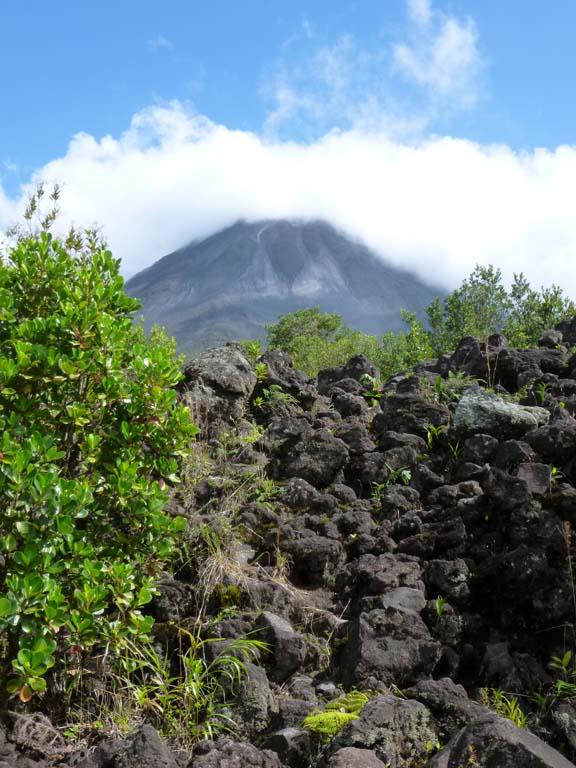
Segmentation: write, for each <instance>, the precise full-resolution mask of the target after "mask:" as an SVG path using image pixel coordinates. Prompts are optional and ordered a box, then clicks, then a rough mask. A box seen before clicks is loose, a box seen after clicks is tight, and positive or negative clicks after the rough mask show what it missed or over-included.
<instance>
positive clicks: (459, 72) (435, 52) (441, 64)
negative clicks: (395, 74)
mask: <svg viewBox="0 0 576 768" xmlns="http://www.w3.org/2000/svg"><path fill="white" fill-rule="evenodd" d="M408 15H409V17H410V18H411V20H412V21H413V23H414V25H415V27H416V29H415V33H414V35H413V41H412V43H411V44H407V43H396V44H395V45H394V46H393V49H392V50H393V58H394V64H395V66H396V68H397V69H398V71H399V72H400V73H401V74H402V75H403V76H404V77H405V78H406V79H407V80H409V81H411V82H413V83H415V84H416V85H418V86H420V87H422V88H424V89H426V90H427V91H428V94H429V96H430V98H431V99H432V100H433V101H438V100H442V101H443V102H445V103H447V102H448V100H450V101H451V103H452V105H453V106H454V105H458V106H460V107H461V108H466V109H467V108H470V107H472V106H474V105H475V104H476V102H477V99H478V75H479V73H480V70H481V66H482V62H481V57H480V53H479V50H478V32H477V29H476V25H475V24H474V22H473V21H472V20H471V19H466V20H465V21H460V20H458V19H457V18H455V17H454V16H445V15H444V14H442V13H437V12H433V11H432V7H431V5H430V2H429V1H428V0H408Z"/></svg>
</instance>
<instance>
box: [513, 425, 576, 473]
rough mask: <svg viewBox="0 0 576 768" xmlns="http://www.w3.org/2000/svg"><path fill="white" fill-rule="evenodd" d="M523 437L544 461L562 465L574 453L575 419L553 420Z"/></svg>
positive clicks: (575, 438) (575, 446) (575, 439)
mask: <svg viewBox="0 0 576 768" xmlns="http://www.w3.org/2000/svg"><path fill="white" fill-rule="evenodd" d="M525 439H526V442H527V443H529V444H530V445H531V446H532V448H534V450H535V451H536V452H537V453H538V455H539V456H540V457H541V458H542V459H544V461H546V462H550V463H552V464H555V465H557V466H562V464H564V463H565V462H567V461H569V460H570V459H571V458H573V456H574V454H575V453H576V420H575V419H573V418H571V417H570V418H568V419H562V421H555V422H554V423H552V424H548V425H547V426H543V427H540V428H538V429H534V430H532V431H531V432H528V434H527V435H526V436H525Z"/></svg>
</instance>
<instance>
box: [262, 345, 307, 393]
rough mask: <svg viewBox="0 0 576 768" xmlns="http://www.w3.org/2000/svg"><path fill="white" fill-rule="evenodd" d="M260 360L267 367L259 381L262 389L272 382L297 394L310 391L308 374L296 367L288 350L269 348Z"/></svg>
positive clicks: (286, 390)
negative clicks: (264, 374)
mask: <svg viewBox="0 0 576 768" xmlns="http://www.w3.org/2000/svg"><path fill="white" fill-rule="evenodd" d="M258 362H259V363H265V364H266V369H267V371H266V376H264V378H263V379H261V380H260V381H259V382H258V384H259V387H260V388H261V389H263V388H268V387H270V385H271V384H272V385H276V386H279V387H282V389H283V390H284V391H285V392H289V393H290V394H292V395H295V396H298V395H302V393H303V391H308V379H307V377H306V375H305V374H303V373H302V371H297V370H296V369H295V368H294V363H293V362H292V358H291V357H290V355H289V354H288V353H287V352H284V351H283V350H280V349H272V350H267V351H266V352H264V353H263V354H262V355H261V356H260V357H259V358H258Z"/></svg>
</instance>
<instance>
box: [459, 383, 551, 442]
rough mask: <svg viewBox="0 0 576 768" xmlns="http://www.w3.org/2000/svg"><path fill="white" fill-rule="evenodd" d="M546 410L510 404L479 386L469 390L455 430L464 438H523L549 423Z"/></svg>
mask: <svg viewBox="0 0 576 768" xmlns="http://www.w3.org/2000/svg"><path fill="white" fill-rule="evenodd" d="M549 418H550V414H549V412H548V411H546V410H545V409H544V408H537V407H530V406H522V405H518V404H516V403H508V402H506V401H504V400H502V398H500V397H498V396H497V395H492V394H490V393H489V392H486V390H485V389H482V387H479V386H476V387H471V388H470V389H468V390H466V392H464V394H463V395H462V397H461V398H460V400H459V401H458V405H457V406H456V410H455V411H454V421H453V425H454V429H455V430H456V431H457V432H458V433H460V434H463V435H472V434H478V433H482V434H488V435H492V436H494V437H497V438H498V439H499V440H505V439H507V438H514V437H516V438H517V437H522V436H523V435H524V434H525V433H526V432H528V431H529V430H530V429H535V428H536V427H539V426H540V425H542V424H545V423H547V422H548V420H549Z"/></svg>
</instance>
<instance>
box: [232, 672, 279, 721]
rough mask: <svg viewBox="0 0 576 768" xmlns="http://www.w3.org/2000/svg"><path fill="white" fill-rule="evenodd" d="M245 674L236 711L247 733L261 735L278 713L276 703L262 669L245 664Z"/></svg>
mask: <svg viewBox="0 0 576 768" xmlns="http://www.w3.org/2000/svg"><path fill="white" fill-rule="evenodd" d="M245 668H246V673H245V676H244V678H243V682H242V685H241V686H240V691H239V696H238V709H239V711H240V717H241V721H242V724H243V726H244V728H245V729H247V731H248V733H249V734H251V735H256V734H258V733H261V732H262V731H263V730H265V728H266V727H267V726H268V725H269V724H270V721H271V719H272V718H273V717H274V715H276V714H277V713H278V702H277V701H276V698H275V696H274V695H273V693H272V691H271V689H270V683H269V682H268V678H267V676H266V672H265V671H264V670H263V669H262V667H257V666H256V665H255V664H251V663H250V662H245Z"/></svg>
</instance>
